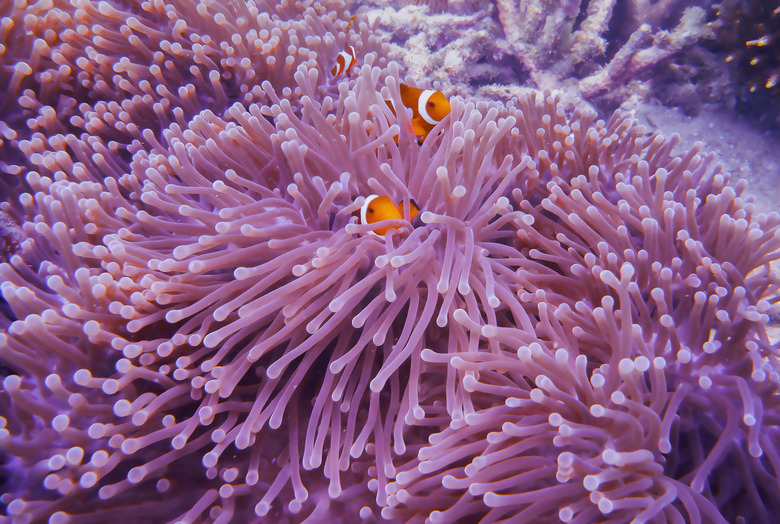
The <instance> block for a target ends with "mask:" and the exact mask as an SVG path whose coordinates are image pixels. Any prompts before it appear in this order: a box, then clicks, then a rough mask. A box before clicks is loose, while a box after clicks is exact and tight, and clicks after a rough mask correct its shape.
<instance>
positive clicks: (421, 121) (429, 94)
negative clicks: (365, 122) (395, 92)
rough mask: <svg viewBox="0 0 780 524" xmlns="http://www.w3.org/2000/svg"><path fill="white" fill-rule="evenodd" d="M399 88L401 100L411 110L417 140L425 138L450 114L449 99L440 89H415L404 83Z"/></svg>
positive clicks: (413, 129) (413, 130)
mask: <svg viewBox="0 0 780 524" xmlns="http://www.w3.org/2000/svg"><path fill="white" fill-rule="evenodd" d="M400 88H401V101H402V102H403V103H404V106H406V107H408V108H409V109H411V110H412V117H411V123H412V132H413V133H414V135H415V136H416V137H417V138H418V139H419V140H421V141H422V140H425V138H426V137H427V136H428V135H429V134H430V132H431V130H433V128H434V126H436V124H438V123H439V122H441V121H442V119H444V117H445V116H447V115H449V114H450V110H451V109H452V108H451V107H450V101H449V100H447V97H445V96H444V93H442V92H441V91H433V90H432V89H417V88H416V87H410V86H408V85H406V84H401V86H400ZM391 109H393V108H392V105H391Z"/></svg>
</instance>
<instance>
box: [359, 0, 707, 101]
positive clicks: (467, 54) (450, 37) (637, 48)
mask: <svg viewBox="0 0 780 524" xmlns="http://www.w3.org/2000/svg"><path fill="white" fill-rule="evenodd" d="M710 4H711V2H710V1H709V0H702V1H701V2H697V3H696V4H695V5H688V3H686V2H681V1H680V0H665V1H662V2H650V1H647V0H632V1H630V2H616V0H592V1H589V2H587V1H586V2H580V1H578V0H565V1H564V0H555V1H547V0H544V1H543V0H523V1H520V2H517V1H514V0H496V1H494V2H492V1H491V2H488V1H486V0H485V1H483V2H481V3H480V4H479V5H476V3H472V4H469V5H466V6H459V8H458V9H455V11H456V12H457V15H448V16H442V15H432V14H429V15H428V16H425V13H426V11H425V10H426V9H428V8H422V7H414V6H412V7H405V8H403V9H400V10H397V11H394V10H392V9H391V8H390V7H386V6H385V4H384V3H382V2H374V5H377V7H381V8H382V9H381V11H380V10H378V9H377V10H375V11H373V12H372V16H376V17H377V18H378V19H380V20H381V23H380V27H381V28H383V29H385V30H386V31H387V32H388V33H389V35H390V38H391V40H392V41H393V42H394V43H396V44H397V45H399V46H403V47H404V49H405V51H406V53H407V56H406V58H405V60H406V61H407V65H408V70H409V71H410V74H412V75H413V77H414V78H418V79H423V78H434V79H435V80H439V81H441V82H442V83H443V84H444V85H445V86H446V85H448V84H449V83H450V82H451V83H452V84H458V83H461V84H463V83H466V84H468V85H469V86H473V87H477V88H479V87H481V88H482V92H483V93H484V94H489V93H492V94H493V95H494V96H495V95H497V94H499V93H500V89H497V88H496V87H495V86H492V84H513V83H519V84H521V85H529V86H531V87H534V88H537V89H553V90H554V89H564V90H565V91H566V92H567V97H566V99H565V102H566V104H567V108H569V109H571V108H573V107H574V105H577V104H578V103H581V101H582V99H583V98H584V99H585V100H588V101H590V102H592V103H600V104H607V105H610V106H615V105H618V104H620V103H621V102H622V101H624V100H625V99H626V98H628V97H630V96H631V95H632V94H634V93H636V92H639V91H642V89H643V86H644V84H646V83H647V82H648V80H647V78H646V76H645V75H643V73H647V72H648V71H652V70H655V69H656V68H658V67H659V66H661V65H663V64H665V63H666V62H667V61H668V60H669V59H670V58H671V57H674V56H676V55H678V54H680V53H683V52H686V51H688V50H689V49H691V48H694V47H695V46H696V45H697V44H699V43H701V42H702V41H705V40H709V39H712V38H713V37H714V34H715V33H714V31H713V30H712V28H711V27H710V26H709V24H708V23H707V11H708V10H709V9H710V7H711V5H710ZM495 20H497V21H498V24H496V23H495ZM442 71H446V73H447V74H446V75H444V74H443V73H442ZM447 76H449V77H450V78H449V80H448V79H447V78H446V77H447ZM499 96H500V95H499Z"/></svg>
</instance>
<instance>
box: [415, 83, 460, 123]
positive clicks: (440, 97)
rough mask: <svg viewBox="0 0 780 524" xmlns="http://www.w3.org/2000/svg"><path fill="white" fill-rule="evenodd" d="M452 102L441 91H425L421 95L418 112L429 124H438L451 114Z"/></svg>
mask: <svg viewBox="0 0 780 524" xmlns="http://www.w3.org/2000/svg"><path fill="white" fill-rule="evenodd" d="M451 109H452V108H451V107H450V101H449V100H447V97H445V96H444V93H442V92H441V91H435V92H434V91H431V90H426V91H423V92H422V94H421V95H420V101H419V102H418V108H417V110H418V111H419V113H420V117H422V119H423V120H425V121H426V122H428V123H429V124H433V125H435V124H437V123H439V122H441V121H442V119H444V117H445V116H447V115H449V114H450V110H451Z"/></svg>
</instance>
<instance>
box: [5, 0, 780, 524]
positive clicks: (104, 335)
mask: <svg viewBox="0 0 780 524" xmlns="http://www.w3.org/2000/svg"><path fill="white" fill-rule="evenodd" d="M20 5H21V4H20ZM47 5H48V4H36V6H31V7H25V6H22V7H19V9H43V8H45V7H46V6H47ZM120 8H121V9H120ZM48 9H54V8H53V7H49V8H48ZM210 9H218V10H220V14H221V15H222V16H216V15H214V14H213V13H212V12H211V11H210ZM68 13H71V14H68ZM130 13H134V14H133V15H132V16H130ZM269 13H270V14H269ZM56 15H57V16H55V17H53V18H52V19H51V20H49V21H48V22H47V23H49V22H51V23H58V22H56V20H71V19H69V18H68V16H72V17H76V18H77V19H79V20H81V19H84V17H87V19H88V20H89V25H85V26H84V29H76V31H75V32H74V34H69V36H65V34H66V32H65V31H62V32H60V35H61V36H60V37H58V38H63V39H67V38H74V39H75V38H76V37H75V36H74V35H76V34H78V35H81V36H82V37H83V38H86V36H84V35H82V33H84V32H85V31H92V32H95V34H96V35H97V36H92V37H91V38H90V40H89V41H90V42H92V43H91V44H86V43H85V42H81V44H80V45H78V46H77V45H75V43H76V41H75V40H70V41H69V42H68V43H67V45H66V44H65V43H63V44H62V46H61V47H60V53H61V54H63V56H65V53H68V55H67V56H70V57H71V58H69V60H70V62H69V64H70V65H69V66H68V67H70V68H71V72H70V73H68V74H65V73H67V71H66V70H63V75H64V76H63V77H62V79H61V80H60V81H58V82H59V83H58V84H57V85H58V86H60V87H61V89H60V90H59V92H60V95H59V96H57V97H54V95H53V94H51V96H52V97H53V98H52V100H54V98H56V99H57V102H56V103H57V104H59V105H58V106H57V108H53V107H52V106H50V105H44V103H43V102H41V101H40V100H41V98H40V97H39V95H34V94H31V93H30V91H34V90H36V89H37V88H35V87H34V82H37V81H40V78H41V77H40V75H36V74H32V73H30V74H26V75H25V76H24V78H23V79H21V80H19V82H20V84H19V86H16V84H13V85H11V93H12V95H11V96H15V97H17V100H18V101H19V104H18V108H16V109H14V108H13V106H12V105H6V106H4V108H3V120H4V121H5V122H6V125H7V126H8V127H9V128H10V129H12V130H14V132H15V138H13V139H9V141H8V142H7V143H6V144H4V147H8V148H9V149H10V150H11V151H13V158H16V159H17V160H12V161H11V162H8V165H7V166H6V169H5V171H6V177H7V178H8V179H13V178H16V179H17V180H18V183H12V182H9V183H8V187H9V188H18V189H14V191H15V195H14V199H13V200H11V201H9V202H4V203H3V204H2V211H3V212H5V213H6V214H8V216H10V217H11V218H13V219H14V220H15V221H16V222H17V223H18V224H19V225H20V227H21V229H22V232H23V234H24V237H23V238H22V239H21V240H20V241H19V246H18V248H17V247H15V248H14V252H13V253H9V255H10V257H9V260H8V261H7V262H4V263H2V264H0V275H2V278H3V283H2V287H1V289H2V294H3V299H4V301H5V303H6V304H5V306H6V307H5V308H4V309H2V310H0V311H2V315H3V317H2V319H1V320H0V327H1V328H2V332H0V363H2V364H3V365H4V366H6V367H7V368H8V369H7V370H4V371H5V372H6V373H7V376H6V377H5V378H4V380H3V381H2V390H1V391H0V411H1V412H2V417H1V418H0V449H2V453H3V463H2V475H3V477H4V478H5V479H6V482H5V484H4V487H3V494H2V495H0V503H2V504H3V505H4V506H5V510H6V513H7V515H8V516H9V517H10V518H9V520H10V521H12V522H17V523H25V522H45V521H47V519H48V522H51V523H52V524H58V523H60V522H80V521H81V522H91V521H110V520H113V519H116V518H119V517H129V518H134V519H137V520H144V519H146V520H150V519H155V520H160V521H185V522H206V521H209V522H211V521H213V522H230V521H231V520H232V521H240V522H249V521H262V520H268V519H271V518H273V519H274V520H276V521H279V522H298V521H302V520H304V519H305V518H309V519H310V521H312V522H315V521H327V522H351V521H354V520H355V518H356V516H359V517H360V518H361V519H363V520H365V521H373V520H379V519H380V518H385V519H391V520H400V519H406V520H412V521H422V520H424V519H426V518H427V519H430V520H431V521H446V522H454V521H456V520H458V519H462V520H476V519H479V518H485V519H486V520H487V521H492V520H497V519H510V520H512V519H514V520H520V521H531V520H533V521H549V522H561V521H563V522H569V521H571V522H585V521H593V520H596V519H602V518H608V519H615V520H616V521H628V520H631V519H632V518H636V519H637V521H638V522H641V521H656V522H663V521H673V522H674V521H681V520H685V519H689V520H691V521H695V520H697V518H702V519H704V520H705V521H708V522H709V521H712V522H718V521H724V520H729V521H733V520H736V519H738V518H744V519H747V520H750V521H751V522H762V521H764V522H772V521H774V520H776V519H777V517H778V514H779V513H780V508H778V507H777V494H778V493H777V482H778V475H779V474H780V458H779V457H778V456H777V452H776V447H777V446H778V444H780V442H778V425H779V424H780V420H778V417H777V406H776V402H777V400H776V399H777V386H778V383H780V370H779V369H778V368H779V363H778V355H779V354H780V348H778V344H777V342H776V341H772V340H770V339H769V338H768V337H767V334H766V330H765V326H766V324H767V322H768V320H769V315H770V313H771V311H772V304H773V303H777V302H778V301H780V296H778V285H779V284H780V276H779V275H778V274H777V272H776V271H773V270H771V269H770V263H772V262H773V261H775V260H776V259H777V258H778V257H779V256H780V235H779V234H778V228H779V227H780V217H778V216H777V215H776V214H771V215H761V214H757V213H756V212H755V210H754V208H753V205H752V204H751V203H749V202H747V201H745V200H744V199H743V198H742V197H741V194H742V191H743V189H744V184H736V185H734V186H732V185H730V180H729V176H728V175H727V174H724V173H721V168H720V166H719V165H718V164H717V163H715V162H714V161H713V158H712V156H710V155H707V154H705V153H704V152H702V150H701V147H700V146H697V147H695V148H694V149H693V150H690V151H683V152H682V153H679V152H677V151H676V145H677V140H678V139H677V138H676V137H674V136H673V137H665V136H663V135H661V134H660V133H652V134H650V133H648V131H647V130H646V129H645V128H644V127H642V126H641V125H639V124H638V123H637V122H636V121H635V120H634V119H633V118H632V117H631V116H630V115H629V114H626V113H616V114H615V115H614V116H613V117H612V118H611V119H609V121H607V122H605V121H603V120H598V119H597V117H596V114H595V113H594V112H593V111H591V110H589V109H588V108H586V107H580V108H578V109H577V110H576V111H574V112H571V113H567V112H566V111H565V109H564V104H563V103H562V101H561V99H560V97H559V96H557V95H555V96H554V95H552V94H551V93H550V92H549V91H548V92H543V93H542V92H540V93H535V94H532V95H524V96H521V97H518V98H516V99H513V100H511V101H510V102H508V103H506V104H504V103H498V102H484V101H479V102H473V101H469V100H466V99H463V98H461V97H454V98H452V100H451V103H452V111H451V113H450V115H449V116H448V117H446V118H445V119H444V120H443V121H442V122H440V123H439V124H437V125H436V127H435V128H434V129H433V131H432V132H431V134H430V136H429V137H428V138H427V139H426V140H425V141H424V142H423V144H422V145H418V143H417V140H416V138H415V137H413V136H410V135H409V133H408V132H407V131H406V130H407V129H409V125H410V122H409V117H408V115H407V114H405V113H403V112H399V113H400V114H399V115H398V116H397V117H396V116H395V115H394V114H393V112H392V111H391V110H390V107H389V106H388V103H387V100H392V101H393V102H394V104H392V105H393V106H394V107H402V102H401V99H400V92H399V85H400V83H401V82H402V81H404V80H405V79H404V78H402V75H401V67H400V66H399V64H398V63H396V62H394V61H387V60H386V59H385V57H384V54H385V53H386V52H387V48H386V46H384V45H383V44H382V43H381V42H380V41H379V40H378V39H377V38H376V37H375V36H373V35H371V34H370V32H371V27H370V26H369V24H368V23H367V22H366V21H365V20H364V19H363V18H362V16H357V17H356V18H354V19H352V18H351V16H350V13H349V12H348V10H347V9H346V7H345V6H344V5H343V4H341V3H339V2H334V3H333V4H332V5H331V4H323V3H321V2H308V1H303V0H302V1H299V2H286V3H283V4H281V5H280V6H278V7H277V6H275V5H274V6H272V5H271V4H264V3H261V4H252V3H249V4H246V5H245V4H242V3H238V4H235V5H234V4H230V5H229V6H226V5H225V4H219V5H218V4H209V5H207V4H198V5H197V6H194V5H190V4H188V3H186V2H181V3H175V4H163V3H161V2H158V3H144V4H143V5H142V6H141V7H140V9H139V8H138V6H132V7H127V6H124V7H122V6H120V5H119V4H116V5H114V4H110V3H107V2H99V3H97V4H94V3H90V2H86V1H84V2H80V3H79V7H78V8H77V9H75V10H74V9H71V11H68V6H65V9H64V10H63V11H61V12H57V13H56ZM158 15H159V17H160V18H157V16H158ZM19 17H20V18H16V19H21V20H32V19H31V18H29V17H27V16H21V15H19ZM41 17H43V18H44V19H45V20H47V19H46V18H45V16H43V15H41ZM141 19H143V22H142V21H141ZM131 20H135V21H131ZM30 23H32V22H30ZM6 25H8V24H6ZM104 26H105V27H107V28H110V29H112V30H115V31H114V32H111V31H108V30H106V31H103V30H101V29H100V28H101V27H104ZM42 27H46V28H47V29H49V28H50V26H48V25H46V24H43V25H42ZM55 27H56V25H55ZM125 28H127V29H125ZM235 28H242V31H243V33H242V34H244V35H246V36H245V37H242V36H239V35H237V34H234V29H235ZM33 29H34V28H33ZM185 29H186V30H187V31H192V32H191V33H187V38H183V37H182V38H181V42H189V43H188V44H187V45H186V46H185V44H184V43H181V42H179V41H178V40H177V37H176V35H179V36H181V35H182V34H184V33H183V32H182V31H184V30H185ZM41 30H43V29H41ZM43 31H44V36H45V35H49V33H48V32H47V31H46V30H43ZM33 33H35V31H33ZM140 33H143V35H141V34H140ZM106 35H111V36H113V37H115V38H116V39H117V40H119V41H120V42H121V45H120V44H117V43H114V44H110V42H107V41H106V39H107V36H106ZM118 35H121V38H120V36H118ZM49 36H51V35H49ZM49 36H46V38H48V37H49ZM133 37H135V38H133ZM52 38H53V37H52ZM245 39H246V40H251V41H252V42H255V43H253V44H252V45H253V47H254V49H252V47H248V46H242V43H243V42H244V41H245ZM258 39H259V40H258ZM33 42H34V40H33ZM230 42H232V44H231V43H230ZM54 43H55V41H54V40H52V43H51V44H48V45H49V46H50V47H51V46H52V45H53V44H54ZM174 43H180V44H181V47H176V46H175V44H174ZM347 43H349V44H351V45H353V46H354V47H355V49H356V58H357V60H358V64H359V70H358V71H357V73H356V74H355V75H354V77H340V78H332V76H329V72H330V71H331V68H332V63H333V60H335V57H336V55H337V54H338V52H339V51H341V50H342V49H343V48H344V46H345V45H346V44H347ZM109 44H110V45H109ZM30 46H31V47H30ZM30 46H28V47H29V48H30V49H38V48H40V49H43V47H42V46H40V45H39V46H38V47H37V48H36V47H35V46H36V45H35V44H34V43H33V44H30ZM95 46H97V47H95ZM150 46H156V47H155V49H158V50H159V52H160V53H161V54H162V58H160V60H161V61H160V62H159V63H157V62H154V61H153V62H152V63H146V62H144V52H145V51H144V49H151V47H150ZM187 46H189V47H187ZM8 49H10V47H8V46H7V47H6V50H8ZM109 50H111V52H112V53H115V54H111V55H108V54H106V53H108V52H109ZM206 50H207V51H208V52H207V51H206ZM157 52H158V51H154V52H153V53H152V55H151V56H152V58H153V59H154V60H157V59H156V58H154V57H155V56H158V55H157V54H156V53H157ZM122 53H126V55H122V56H129V57H131V58H128V60H126V61H125V60H123V59H122V58H119V59H116V58H117V56H119V55H120V54H122ZM133 53H136V54H133ZM55 55H56V56H59V55H57V54H56V53H52V56H55ZM109 56H110V57H111V58H113V59H114V60H113V61H112V60H111V59H110V58H109ZM132 57H136V58H132ZM56 60H59V58H57V59H56ZM56 60H55V59H54V58H52V61H53V62H54V63H56ZM245 60H246V61H245ZM167 61H170V63H171V65H170V67H168V66H167V65H166V62H167ZM111 64H112V65H111ZM282 64H284V65H282ZM74 67H78V68H80V69H79V70H78V72H77V73H76V72H75V69H73V68H74ZM31 69H33V70H35V71H38V70H40V67H38V66H36V67H32V66H31ZM109 70H110V71H113V72H114V73H113V74H112V73H110V72H109ZM163 71H166V73H163ZM182 71H185V72H186V71H189V72H190V74H191V75H192V76H187V77H186V78H185V77H182V78H179V77H177V76H176V75H177V74H180V73H181V72H182ZM212 72H214V73H215V74H214V75H212V74H211V73H212ZM157 74H159V75H162V76H161V77H160V78H159V82H157V83H155V84H154V85H155V86H156V87H155V88H154V89H148V90H147V89H145V88H146V87H147V85H148V86H149V87H151V86H152V85H153V84H152V80H151V79H152V78H157V76H156V75H157ZM167 74H170V75H171V76H170V77H167V76H165V75H167ZM149 75H151V76H149ZM13 78H15V77H11V80H8V81H9V82H11V81H12V82H17V80H13ZM25 82H27V83H26V84H25ZM144 82H146V84H145V83H144ZM9 85H10V84H9ZM190 85H191V86H192V88H190V87H187V86H190ZM427 87H429V86H427ZM137 90H140V91H138V92H136V91H137ZM46 103H54V102H46ZM19 108H21V109H19ZM20 115H23V118H22V117H20ZM22 122H24V126H26V128H25V127H24V126H22V125H21V123H22ZM370 194H378V195H387V196H389V197H390V198H391V200H392V201H394V202H398V201H402V200H408V199H410V198H412V199H414V200H415V201H416V202H417V203H418V204H419V205H420V209H421V212H420V214H419V215H418V216H417V218H415V219H414V221H413V223H409V222H406V221H404V220H395V221H393V222H390V223H389V224H388V223H383V222H378V223H376V224H369V225H362V224H359V223H358V222H357V220H356V219H355V218H354V217H353V213H354V212H355V211H357V210H358V209H360V207H361V205H362V204H363V202H364V200H365V198H366V197H367V196H368V195H370ZM386 225H393V226H397V227H396V228H391V229H389V230H388V231H387V232H386V233H385V235H384V236H383V237H378V236H375V235H370V234H368V232H369V231H370V230H372V229H379V228H381V227H383V226H386Z"/></svg>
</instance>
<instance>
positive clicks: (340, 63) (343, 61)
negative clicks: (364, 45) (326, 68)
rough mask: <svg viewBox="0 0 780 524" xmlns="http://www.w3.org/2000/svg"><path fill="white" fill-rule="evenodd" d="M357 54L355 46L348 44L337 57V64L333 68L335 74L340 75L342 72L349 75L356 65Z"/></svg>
mask: <svg viewBox="0 0 780 524" xmlns="http://www.w3.org/2000/svg"><path fill="white" fill-rule="evenodd" d="M355 54H356V53H355V48H354V47H352V46H351V45H348V46H347V49H346V50H345V51H341V52H340V53H339V55H338V56H337V57H336V65H334V66H333V69H332V70H331V72H332V73H333V76H339V75H341V74H346V75H347V76H349V75H350V73H352V68H353V66H354V65H355Z"/></svg>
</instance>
